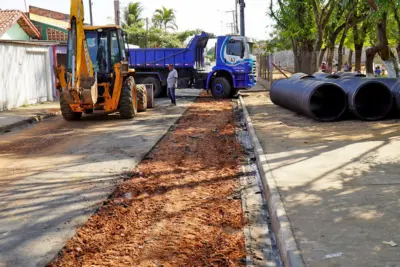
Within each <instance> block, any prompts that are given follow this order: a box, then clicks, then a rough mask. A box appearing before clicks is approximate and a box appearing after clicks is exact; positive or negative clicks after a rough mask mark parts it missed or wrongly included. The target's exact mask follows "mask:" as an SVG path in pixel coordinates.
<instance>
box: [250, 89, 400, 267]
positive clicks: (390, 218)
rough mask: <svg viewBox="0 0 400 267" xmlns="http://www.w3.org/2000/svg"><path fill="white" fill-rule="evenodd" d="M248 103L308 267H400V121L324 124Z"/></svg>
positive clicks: (255, 100) (264, 99)
mask: <svg viewBox="0 0 400 267" xmlns="http://www.w3.org/2000/svg"><path fill="white" fill-rule="evenodd" d="M243 97H244V100H245V103H246V107H247V109H248V111H249V113H250V117H251V119H252V121H253V124H254V127H255V129H256V134H257V136H258V138H259V139H260V142H261V143H262V146H263V150H264V153H265V155H266V158H267V162H264V164H265V165H267V166H268V167H267V168H268V169H270V170H271V174H272V175H270V176H269V177H267V178H268V179H273V181H274V182H275V183H276V184H277V186H278V189H279V194H280V196H281V198H282V201H283V204H284V207H285V210H286V213H287V215H288V217H289V220H290V223H291V227H292V231H293V234H294V236H295V239H296V243H297V244H298V245H299V248H300V251H301V256H302V258H303V260H304V262H305V263H306V266H308V267H311V266H312V267H314V266H320V267H333V266H335V267H336V266H346V267H358V266H369V267H389V266H390V267H398V266H400V249H399V245H400V231H399V218H400V175H399V172H400V128H399V124H398V121H397V120H386V121H381V122H363V121H340V122H334V123H319V122H315V121H313V120H311V119H309V118H306V117H303V116H300V115H297V114H295V113H293V112H290V111H288V110H285V109H283V108H280V107H278V106H275V105H274V104H272V102H271V101H270V99H269V97H268V93H266V92H264V93H247V94H246V93H243ZM391 241H393V242H395V243H397V244H398V245H397V246H393V247H392V246H391V245H389V244H388V243H384V242H391Z"/></svg>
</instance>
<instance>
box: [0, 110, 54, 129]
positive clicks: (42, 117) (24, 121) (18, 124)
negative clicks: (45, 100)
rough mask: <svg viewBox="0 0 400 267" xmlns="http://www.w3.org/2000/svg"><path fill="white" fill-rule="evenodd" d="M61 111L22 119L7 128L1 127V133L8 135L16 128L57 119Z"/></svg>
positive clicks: (6, 126)
mask: <svg viewBox="0 0 400 267" xmlns="http://www.w3.org/2000/svg"><path fill="white" fill-rule="evenodd" d="M60 114H61V111H58V112H49V113H44V114H37V115H35V116H30V117H28V118H25V119H22V120H20V121H17V122H14V123H11V124H8V125H5V126H0V133H6V132H9V131H11V130H12V129H14V128H17V127H21V126H24V125H27V124H32V123H35V122H39V121H43V120H45V119H48V118H51V117H55V116H57V115H60Z"/></svg>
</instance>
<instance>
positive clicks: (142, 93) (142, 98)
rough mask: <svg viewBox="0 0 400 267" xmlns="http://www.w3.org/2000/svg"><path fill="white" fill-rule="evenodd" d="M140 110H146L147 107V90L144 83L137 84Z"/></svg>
mask: <svg viewBox="0 0 400 267" xmlns="http://www.w3.org/2000/svg"><path fill="white" fill-rule="evenodd" d="M136 91H137V96H138V97H137V99H138V112H145V111H146V109H147V90H146V86H145V85H144V84H138V85H136Z"/></svg>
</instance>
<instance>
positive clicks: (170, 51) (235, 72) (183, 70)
mask: <svg viewBox="0 0 400 267" xmlns="http://www.w3.org/2000/svg"><path fill="white" fill-rule="evenodd" d="M210 38H213V37H212V36H211V35H210V34H208V33H205V32H202V33H201V34H199V35H196V36H194V38H193V39H192V40H191V41H190V43H189V44H188V46H187V47H186V48H146V49H137V48H132V49H129V54H130V57H129V66H130V67H132V68H135V80H136V83H140V84H153V88H154V95H155V97H160V96H164V95H165V94H166V92H167V76H168V69H167V66H168V64H172V65H174V66H175V69H176V70H177V71H178V76H179V79H178V88H197V89H208V90H210V91H211V93H212V94H213V96H214V97H216V98H229V97H232V96H234V95H235V94H237V92H238V90H239V89H246V88H251V87H253V86H254V85H255V83H256V60H255V57H254V56H253V55H252V43H251V42H250V41H249V40H248V39H247V38H246V37H243V36H236V35H229V36H219V37H217V42H216V44H215V58H216V65H215V66H214V67H213V68H212V69H211V67H208V70H207V66H206V64H205V60H204V50H205V48H206V46H207V43H208V40H209V39H210Z"/></svg>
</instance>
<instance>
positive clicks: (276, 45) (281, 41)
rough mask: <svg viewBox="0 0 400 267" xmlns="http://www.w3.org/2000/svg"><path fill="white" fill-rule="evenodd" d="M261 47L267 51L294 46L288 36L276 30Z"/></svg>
mask: <svg viewBox="0 0 400 267" xmlns="http://www.w3.org/2000/svg"><path fill="white" fill-rule="evenodd" d="M260 48H262V49H263V50H264V51H265V52H274V51H285V50H290V49H291V48H292V43H291V42H290V38H289V37H288V36H286V35H283V34H280V31H279V30H275V31H274V32H273V33H271V34H270V38H269V39H268V40H267V41H265V42H264V44H263V45H262V47H260Z"/></svg>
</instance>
